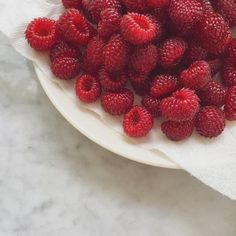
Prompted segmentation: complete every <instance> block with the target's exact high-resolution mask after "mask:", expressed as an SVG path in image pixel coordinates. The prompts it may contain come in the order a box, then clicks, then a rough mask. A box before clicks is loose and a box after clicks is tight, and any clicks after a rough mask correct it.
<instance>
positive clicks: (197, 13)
mask: <svg viewBox="0 0 236 236" xmlns="http://www.w3.org/2000/svg"><path fill="white" fill-rule="evenodd" d="M168 10H169V16H170V18H171V20H172V22H173V23H174V25H175V26H176V27H177V28H179V29H183V30H184V31H186V32H187V31H190V30H191V29H192V28H193V26H195V24H196V23H197V22H198V21H199V20H200V19H201V18H202V16H203V7H202V5H201V3H199V2H198V1H197V0H184V1H183V0H175V1H171V3H170V6H169V9H168Z"/></svg>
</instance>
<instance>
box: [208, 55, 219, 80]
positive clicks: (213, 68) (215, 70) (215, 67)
mask: <svg viewBox="0 0 236 236" xmlns="http://www.w3.org/2000/svg"><path fill="white" fill-rule="evenodd" d="M207 63H208V64H209V66H210V68H211V75H212V77H213V76H215V75H216V74H217V73H218V72H220V70H221V67H222V61H221V60H220V58H216V59H213V60H208V61H207Z"/></svg>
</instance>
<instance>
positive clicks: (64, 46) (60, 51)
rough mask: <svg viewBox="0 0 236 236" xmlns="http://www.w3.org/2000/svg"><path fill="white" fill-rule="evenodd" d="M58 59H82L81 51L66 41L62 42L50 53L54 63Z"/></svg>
mask: <svg viewBox="0 0 236 236" xmlns="http://www.w3.org/2000/svg"><path fill="white" fill-rule="evenodd" d="M58 57H72V58H77V59H79V58H80V57H81V51H80V50H79V49H78V48H77V47H74V46H73V45H70V44H68V43H66V42H64V41H60V42H58V43H57V44H55V45H54V46H53V48H52V49H51V51H50V60H51V61H54V60H55V59H56V58H58Z"/></svg>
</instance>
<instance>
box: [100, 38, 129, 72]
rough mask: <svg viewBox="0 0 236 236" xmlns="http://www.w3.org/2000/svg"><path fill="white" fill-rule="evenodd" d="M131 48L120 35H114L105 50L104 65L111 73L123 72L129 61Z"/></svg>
mask: <svg viewBox="0 0 236 236" xmlns="http://www.w3.org/2000/svg"><path fill="white" fill-rule="evenodd" d="M128 55H129V48H128V45H127V43H126V42H125V41H124V40H123V38H122V37H121V35H120V34H115V35H113V36H112V37H111V38H110V40H109V41H108V43H107V44H106V45H105V47H104V50H103V63H104V66H105V68H106V69H107V70H109V71H119V70H122V69H123V68H124V67H125V65H126V63H127V60H128Z"/></svg>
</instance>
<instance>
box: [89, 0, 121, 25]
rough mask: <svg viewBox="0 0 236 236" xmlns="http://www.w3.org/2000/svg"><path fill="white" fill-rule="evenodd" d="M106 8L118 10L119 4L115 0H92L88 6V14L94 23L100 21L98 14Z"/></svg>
mask: <svg viewBox="0 0 236 236" xmlns="http://www.w3.org/2000/svg"><path fill="white" fill-rule="evenodd" d="M106 8H113V9H116V10H119V8H120V4H119V1H117V0H93V1H91V4H90V5H89V12H90V14H91V15H92V17H93V19H94V20H95V21H96V22H99V21H100V19H101V18H100V13H101V11H102V10H104V9H106Z"/></svg>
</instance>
